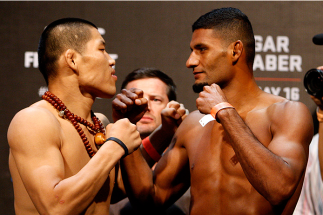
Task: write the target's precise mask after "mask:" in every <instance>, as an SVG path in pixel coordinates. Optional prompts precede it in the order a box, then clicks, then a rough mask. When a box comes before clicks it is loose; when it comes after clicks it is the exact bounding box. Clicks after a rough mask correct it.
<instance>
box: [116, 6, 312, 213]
mask: <svg viewBox="0 0 323 215" xmlns="http://www.w3.org/2000/svg"><path fill="white" fill-rule="evenodd" d="M190 47H191V50H192V52H191V54H190V56H189V58H188V60H187V62H186V66H187V67H188V68H192V70H193V75H194V78H195V84H194V87H193V88H194V90H195V91H196V92H199V97H198V98H197V100H196V104H197V108H198V110H197V111H194V112H192V113H191V114H190V115H188V116H187V117H186V119H185V120H184V121H183V123H182V124H181V125H180V126H179V128H178V129H177V131H176V133H175V136H174V138H173V141H172V144H171V146H170V147H169V149H168V151H167V152H166V153H165V154H164V156H163V157H162V158H161V160H160V161H159V162H158V164H157V166H156V168H155V171H154V172H152V171H151V170H150V168H149V167H148V166H147V164H146V163H145V161H144V159H143V158H142V156H141V154H140V153H139V152H138V150H137V151H135V152H134V153H133V154H131V155H130V156H128V157H126V158H125V159H123V161H122V162H121V164H122V166H123V167H124V169H125V170H126V173H127V175H125V174H124V175H123V176H125V177H124V181H125V182H126V183H125V185H126V189H127V194H128V196H129V198H130V201H131V202H132V203H133V205H134V206H136V207H137V209H139V210H141V211H143V212H147V211H158V210H156V207H157V208H165V207H167V206H168V205H170V204H172V203H173V202H174V201H175V200H176V199H177V198H178V197H179V196H181V195H182V194H183V193H184V192H185V190H186V189H187V188H188V187H189V186H190V185H191V205H190V213H191V214H194V215H195V214H203V215H206V214H258V215H259V214H291V213H292V212H293V210H294V207H295V205H296V202H297V199H298V197H299V194H300V190H301V186H302V181H303V176H304V172H305V167H306V162H307V158H308V147H309V143H310V141H311V138H312V136H313V125H312V118H311V114H310V112H309V111H308V109H307V107H306V106H305V105H304V104H302V103H300V102H292V101H288V100H287V99H285V98H282V97H278V96H274V95H271V94H267V93H265V92H263V91H261V90H260V89H259V87H258V86H257V84H256V83H255V80H254V78H253V70H252V65H253V60H254V55H255V42H254V34H253V30H252V26H251V24H250V21H249V19H248V18H247V16H246V15H245V14H243V13H242V12H241V11H240V10H238V9H235V8H221V9H216V10H213V11H211V12H209V13H207V14H205V15H203V16H201V17H200V18H199V19H198V20H197V21H196V22H195V23H194V24H193V35H192V40H191V43H190ZM210 113H211V114H212V115H213V116H214V118H215V119H216V120H213V121H211V122H209V123H207V124H206V125H205V126H204V127H203V126H202V125H201V124H200V122H199V121H200V120H201V118H203V117H204V116H205V114H210ZM211 118H212V117H211Z"/></svg>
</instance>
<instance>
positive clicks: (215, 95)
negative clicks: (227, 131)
mask: <svg viewBox="0 0 323 215" xmlns="http://www.w3.org/2000/svg"><path fill="white" fill-rule="evenodd" d="M226 101H227V99H226V97H225V95H224V93H223V92H222V90H221V88H220V87H219V85H217V84H212V85H211V86H204V88H203V91H202V92H200V94H199V97H198V98H197V99H196V107H197V109H198V110H199V111H200V112H201V113H203V114H209V113H211V109H212V107H214V106H215V105H217V104H219V103H221V102H226Z"/></svg>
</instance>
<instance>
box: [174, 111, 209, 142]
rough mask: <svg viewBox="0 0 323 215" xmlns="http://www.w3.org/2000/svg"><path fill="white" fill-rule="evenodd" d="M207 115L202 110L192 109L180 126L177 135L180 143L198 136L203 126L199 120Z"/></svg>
mask: <svg viewBox="0 0 323 215" xmlns="http://www.w3.org/2000/svg"><path fill="white" fill-rule="evenodd" d="M203 116H205V114H201V113H200V111H198V110H195V111H192V112H191V113H190V114H189V115H188V116H187V117H186V118H185V119H184V120H183V122H182V123H181V124H180V126H179V127H178V129H177V131H176V133H175V137H176V140H177V142H178V144H180V145H182V144H184V143H186V142H188V141H187V140H190V139H192V137H194V136H196V135H197V134H198V133H199V131H200V130H201V129H203V127H202V126H201V124H200V123H199V120H200V119H201V118H202V117H203Z"/></svg>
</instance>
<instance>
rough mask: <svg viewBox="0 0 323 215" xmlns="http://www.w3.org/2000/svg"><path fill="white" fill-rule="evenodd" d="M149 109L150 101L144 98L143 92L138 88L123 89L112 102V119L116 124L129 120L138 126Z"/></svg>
mask: <svg viewBox="0 0 323 215" xmlns="http://www.w3.org/2000/svg"><path fill="white" fill-rule="evenodd" d="M147 109H148V100H147V99H146V98H144V97H143V91H142V90H140V89H136V88H131V89H129V90H126V89H123V90H122V91H121V93H119V94H118V95H117V96H116V98H115V99H114V100H113V101H112V118H113V121H114V122H116V121H117V120H119V119H122V118H128V119H129V120H130V122H131V123H133V124H136V123H137V122H138V121H139V120H140V119H141V117H142V116H143V115H144V114H145V112H146V111H147Z"/></svg>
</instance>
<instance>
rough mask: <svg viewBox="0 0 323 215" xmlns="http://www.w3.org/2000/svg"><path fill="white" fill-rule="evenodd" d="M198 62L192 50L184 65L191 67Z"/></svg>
mask: <svg viewBox="0 0 323 215" xmlns="http://www.w3.org/2000/svg"><path fill="white" fill-rule="evenodd" d="M198 62H199V60H198V58H197V56H196V55H195V54H194V52H192V53H191V54H190V56H189V58H188V59H187V61H186V67H187V68H193V67H195V66H197V65H198Z"/></svg>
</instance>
